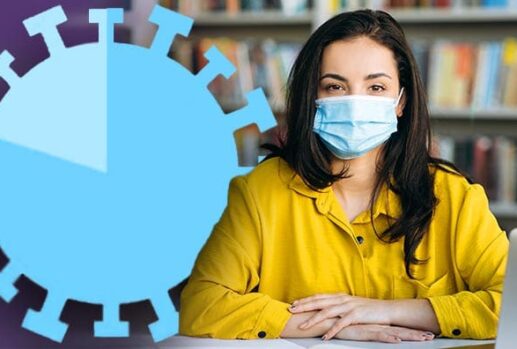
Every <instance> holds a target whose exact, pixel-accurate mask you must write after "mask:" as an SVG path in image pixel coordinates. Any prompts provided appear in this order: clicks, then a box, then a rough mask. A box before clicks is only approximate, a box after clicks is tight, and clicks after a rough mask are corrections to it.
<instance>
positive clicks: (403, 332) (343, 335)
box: [337, 325, 434, 343]
mask: <svg viewBox="0 0 517 349" xmlns="http://www.w3.org/2000/svg"><path fill="white" fill-rule="evenodd" d="M337 337H338V338H340V339H348V340H358V341H378V342H386V343H400V342H401V341H427V340H432V339H433V338H434V335H432V334H429V333H427V332H425V331H419V330H413V329H410V328H404V327H392V326H385V325H351V326H347V327H345V328H343V329H342V330H341V331H339V333H338V335H337Z"/></svg>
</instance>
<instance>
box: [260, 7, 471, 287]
mask: <svg viewBox="0 0 517 349" xmlns="http://www.w3.org/2000/svg"><path fill="white" fill-rule="evenodd" d="M360 36H364V37H367V38H370V39H372V40H374V41H375V42H377V43H379V44H380V45H383V46H385V47H387V48H389V49H390V50H391V51H392V52H393V54H394V57H395V60H396V63H397V68H398V72H399V81H400V85H401V86H403V87H404V90H405V94H406V104H405V106H404V110H403V115H402V117H400V118H399V119H398V126H397V127H398V132H396V133H394V134H392V135H391V137H390V138H389V140H388V141H387V142H386V143H385V144H384V146H383V148H382V151H381V156H380V158H379V161H378V163H377V171H378V176H377V182H376V185H375V189H374V191H373V193H372V196H371V198H370V212H371V215H372V216H373V202H374V201H375V199H376V197H377V196H378V193H379V191H380V188H381V187H382V185H383V184H386V185H387V186H388V188H389V189H390V190H392V191H393V192H394V193H396V194H397V195H398V196H399V198H400V203H401V208H402V214H401V216H400V217H398V218H397V219H396V220H394V221H392V222H391V224H390V227H389V228H388V229H387V230H385V231H384V232H382V233H381V234H380V235H379V234H378V232H377V230H375V226H373V228H374V231H375V232H376V233H377V235H378V236H379V238H381V239H382V240H383V241H386V242H395V241H398V240H399V239H401V238H404V253H405V256H404V261H405V267H406V273H407V275H408V276H409V277H411V278H413V275H412V273H411V265H412V264H421V263H423V262H425V261H422V260H419V259H417V258H416V257H415V250H416V248H417V247H418V245H419V244H420V242H421V241H422V238H423V237H424V235H425V233H426V232H427V230H428V228H429V224H430V222H431V219H432V216H433V212H434V208H435V206H436V205H437V203H438V200H437V198H436V196H435V194H434V190H433V187H434V175H433V171H430V170H431V168H430V167H435V168H436V167H440V168H442V169H443V170H445V171H447V172H452V173H456V174H458V175H463V176H465V177H467V179H468V180H469V182H472V181H471V180H470V178H468V176H466V175H465V174H464V173H463V172H461V171H460V170H459V169H457V168H456V167H455V166H454V165H453V164H451V163H449V162H447V161H444V160H442V159H438V158H435V157H433V156H431V141H432V140H431V128H430V120H429V111H428V107H427V102H426V98H427V97H426V94H425V90H424V86H423V83H422V81H421V79H420V74H419V72H418V67H417V64H416V62H415V58H414V57H413V54H412V53H411V49H410V47H409V45H408V43H407V41H406V38H405V35H404V32H403V30H402V28H401V27H400V25H399V24H398V23H397V22H396V21H395V20H394V19H393V18H392V17H391V16H390V15H389V14H388V13H386V12H384V11H372V10H367V9H365V10H357V11H353V12H345V13H341V14H338V15H336V16H334V17H333V18H331V19H329V20H328V21H327V22H325V23H324V24H323V25H321V26H320V27H319V28H318V29H317V30H316V31H315V32H314V33H313V34H312V35H311V36H310V38H309V39H308V41H307V42H306V43H305V45H304V46H303V47H302V49H301V51H300V53H299V55H298V56H297V59H296V61H295V62H294V65H293V67H292V70H291V72H290V75H289V80H288V83H287V111H286V113H287V114H286V126H287V127H286V130H285V131H286V134H285V139H283V140H282V141H281V146H280V147H275V146H272V145H271V144H269V145H265V146H264V147H265V148H266V149H269V150H272V153H271V154H270V156H268V157H267V158H269V157H272V156H281V157H282V158H283V159H284V160H285V161H286V162H287V163H288V164H289V165H290V166H291V167H292V168H293V170H294V171H295V172H296V173H298V174H299V175H300V177H301V178H302V179H303V180H304V182H305V183H306V184H307V185H308V186H309V187H311V188H312V189H314V190H320V189H323V188H326V187H328V186H330V185H332V183H334V182H335V181H338V180H340V179H342V178H346V177H347V176H348V174H347V172H348V169H347V168H346V167H345V168H343V170H342V171H341V172H340V173H337V174H336V173H333V172H332V169H331V163H332V159H333V156H332V154H331V153H330V151H329V150H328V149H327V148H326V146H325V145H324V144H323V143H322V141H321V140H320V138H319V136H318V135H317V134H316V133H314V132H313V123H314V114H315V99H316V96H317V91H318V80H319V68H320V64H321V60H322V54H323V50H324V49H325V47H327V46H328V45H329V44H331V43H332V42H334V41H337V40H343V39H352V38H356V37H360ZM392 179H393V180H392ZM372 225H373V219H372Z"/></svg>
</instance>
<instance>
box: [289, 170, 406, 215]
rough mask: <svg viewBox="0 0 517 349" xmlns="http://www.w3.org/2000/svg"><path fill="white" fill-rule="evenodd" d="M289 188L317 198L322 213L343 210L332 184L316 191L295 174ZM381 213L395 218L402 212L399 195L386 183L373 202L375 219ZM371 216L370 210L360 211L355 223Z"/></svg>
mask: <svg viewBox="0 0 517 349" xmlns="http://www.w3.org/2000/svg"><path fill="white" fill-rule="evenodd" d="M289 188H290V189H291V190H294V191H295V192H296V193H298V194H300V195H304V196H306V197H310V198H313V199H316V200H315V201H316V208H317V210H318V211H319V212H320V213H323V214H326V213H328V212H329V211H330V212H332V213H336V214H339V213H338V212H337V210H341V211H343V209H342V207H341V206H340V204H339V202H338V200H337V198H336V196H335V194H334V191H333V190H332V187H331V186H329V187H326V188H323V189H320V191H316V190H313V189H311V188H310V187H309V186H308V185H307V184H305V182H304V181H303V180H302V178H301V177H300V176H299V175H298V174H293V177H292V179H291V180H290V182H289ZM380 214H382V215H385V216H388V217H391V218H393V219H397V218H399V217H400V216H401V214H402V208H401V204H400V198H399V196H398V195H397V194H396V193H395V192H393V190H391V189H389V188H388V186H387V185H386V184H383V185H382V186H381V188H380V191H379V194H378V195H377V199H376V200H375V202H374V204H373V217H374V219H375V218H376V217H377V216H379V215H380ZM370 218H371V217H370V210H367V211H364V212H362V213H360V214H359V215H358V216H357V217H356V218H355V219H354V223H368V222H370V221H371V219H370Z"/></svg>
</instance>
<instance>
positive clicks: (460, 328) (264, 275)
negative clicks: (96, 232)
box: [179, 158, 508, 339]
mask: <svg viewBox="0 0 517 349" xmlns="http://www.w3.org/2000/svg"><path fill="white" fill-rule="evenodd" d="M435 194H436V196H437V197H438V199H439V204H438V206H437V207H436V211H435V215H434V217H433V219H432V222H431V225H430V230H429V233H428V234H427V235H426V236H425V237H424V239H423V240H422V242H421V244H420V245H419V247H418V249H417V251H416V257H417V258H419V259H426V258H429V261H428V262H427V263H426V264H423V265H418V266H415V267H414V269H413V270H414V276H415V277H416V278H417V280H413V279H410V278H409V277H408V276H407V275H406V272H405V269H404V259H403V256H404V252H403V241H402V240H401V241H399V242H395V243H392V244H387V243H383V242H381V241H380V240H379V239H378V238H377V237H376V235H375V232H374V231H373V229H372V226H371V221H370V212H369V211H365V212H362V213H361V214H360V215H359V216H357V217H356V218H355V219H354V220H353V221H352V222H349V220H348V219H347V217H346V214H345V212H344V210H343V209H342V207H341V206H340V204H339V202H338V201H337V198H336V197H335V195H334V193H333V191H332V190H331V187H328V188H327V189H324V190H323V192H321V193H319V192H317V191H314V190H311V189H310V188H309V187H307V186H306V185H305V184H304V183H303V181H302V180H301V178H300V177H299V176H298V175H296V174H295V173H294V172H293V170H292V169H291V168H290V167H289V166H288V165H287V163H286V162H285V161H284V160H282V159H280V158H272V159H269V160H267V161H265V162H263V163H261V164H259V165H258V166H257V167H255V168H254V169H253V170H252V171H251V172H250V173H248V174H247V175H244V176H237V177H235V178H233V179H232V181H231V182H230V188H229V194H228V204H227V207H226V209H225V211H224V213H223V214H222V216H221V218H220V220H219V222H218V223H217V224H216V225H215V226H214V229H213V231H212V233H211V235H210V237H209V238H208V240H207V242H206V243H205V245H204V246H203V248H202V250H201V251H200V253H199V255H198V257H197V259H196V262H195V265H194V267H193V270H192V274H191V277H190V280H189V282H188V283H187V285H186V286H185V288H184V290H183V292H182V294H181V310H180V319H179V332H180V334H181V335H187V336H197V337H214V338H225V339H231V338H233V339H257V338H278V337H279V336H280V334H281V332H282V330H283V328H284V327H285V325H286V323H287V321H288V320H289V317H290V316H291V313H290V312H289V311H288V309H287V308H288V307H289V305H290V304H289V303H291V302H293V301H294V300H296V299H299V298H303V297H307V296H311V295H314V294H316V293H335V292H347V293H349V294H351V295H356V296H361V297H369V298H378V299H401V298H428V299H429V300H430V302H431V304H432V306H433V308H434V311H435V313H436V316H437V318H438V322H439V325H440V328H441V332H442V335H443V336H447V337H454V338H479V339H481V338H493V337H495V335H496V331H497V323H498V318H499V308H500V304H501V291H502V286H503V277H504V272H505V268H506V258H507V253H508V239H507V237H506V234H505V233H504V232H503V231H502V230H501V229H500V228H499V226H498V224H497V221H496V219H495V218H494V216H493V215H492V213H491V212H490V210H489V207H488V200H487V197H486V195H485V192H484V190H483V188H482V187H481V186H480V185H478V184H473V185H472V184H469V183H468V182H467V181H466V180H465V179H464V178H463V177H460V176H458V175H455V174H450V173H447V172H445V171H443V170H439V169H438V170H436V177H435ZM400 213H401V209H400V202H399V200H398V197H397V195H396V194H395V193H393V192H392V191H390V190H388V189H387V187H386V186H384V187H383V189H382V190H381V193H380V195H379V197H378V199H377V200H376V202H375V203H374V216H373V217H374V221H375V225H376V227H377V230H378V231H379V232H382V231H384V229H386V228H387V226H388V219H391V218H394V217H398V215H400Z"/></svg>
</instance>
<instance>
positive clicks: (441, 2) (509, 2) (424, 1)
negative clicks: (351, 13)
mask: <svg viewBox="0 0 517 349" xmlns="http://www.w3.org/2000/svg"><path fill="white" fill-rule="evenodd" d="M326 6H327V8H326V9H325V10H326V11H328V13H337V12H341V11H345V10H353V9H357V8H376V9H385V10H389V9H399V8H403V9H417V10H418V9H422V8H438V9H448V8H450V9H455V10H458V9H460V10H461V9H462V8H496V9H497V8H498V9H517V1H515V0H328V1H327V2H326Z"/></svg>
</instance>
